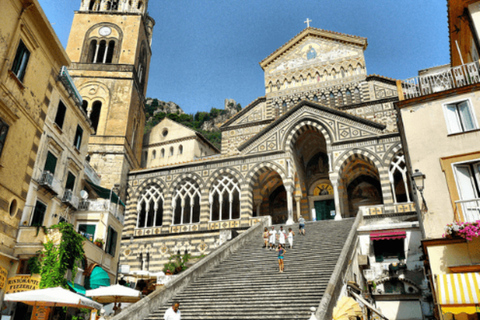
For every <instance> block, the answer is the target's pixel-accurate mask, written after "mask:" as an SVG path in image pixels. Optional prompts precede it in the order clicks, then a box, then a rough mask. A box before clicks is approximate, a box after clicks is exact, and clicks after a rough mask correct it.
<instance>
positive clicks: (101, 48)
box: [94, 40, 107, 63]
mask: <svg viewBox="0 0 480 320" xmlns="http://www.w3.org/2000/svg"><path fill="white" fill-rule="evenodd" d="M106 51H107V41H105V40H102V41H100V44H99V45H98V47H97V52H96V54H95V61H94V63H102V62H103V63H105V58H106V55H105V53H106Z"/></svg>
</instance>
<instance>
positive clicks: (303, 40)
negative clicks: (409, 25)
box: [260, 28, 367, 72]
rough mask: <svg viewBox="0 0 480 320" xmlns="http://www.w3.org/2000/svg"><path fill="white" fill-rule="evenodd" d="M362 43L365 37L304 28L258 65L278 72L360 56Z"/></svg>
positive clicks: (364, 41) (269, 70)
mask: <svg viewBox="0 0 480 320" xmlns="http://www.w3.org/2000/svg"><path fill="white" fill-rule="evenodd" d="M366 46H367V39H366V38H362V37H357V36H351V35H346V34H342V33H337V32H331V31H326V30H322V29H315V28H307V29H305V30H303V31H302V32H301V33H299V34H298V35H297V36H295V37H294V38H293V39H291V40H290V41H288V42H287V43H286V44H285V45H283V46H282V47H280V48H279V49H278V50H276V51H275V52H274V53H272V54H271V55H270V56H268V57H267V58H266V59H264V60H263V61H262V62H261V63H260V65H261V67H262V68H263V69H264V70H265V71H266V72H278V71H285V70H290V69H292V68H298V67H301V66H303V65H309V64H321V63H322V62H327V61H330V62H331V61H334V60H337V59H350V58H351V59H355V58H359V57H361V58H362V59H363V51H364V50H365V48H366Z"/></svg>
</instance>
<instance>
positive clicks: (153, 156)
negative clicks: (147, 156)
mask: <svg viewBox="0 0 480 320" xmlns="http://www.w3.org/2000/svg"><path fill="white" fill-rule="evenodd" d="M156 157H157V151H155V150H153V151H152V159H155V158H156Z"/></svg>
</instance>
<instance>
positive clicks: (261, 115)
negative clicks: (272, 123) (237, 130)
mask: <svg viewBox="0 0 480 320" xmlns="http://www.w3.org/2000/svg"><path fill="white" fill-rule="evenodd" d="M264 120H267V109H266V99H265V97H261V98H258V99H256V100H255V101H253V102H252V103H250V104H249V105H248V106H246V107H245V108H244V109H242V110H241V111H240V112H238V113H237V114H235V116H233V117H232V118H230V119H229V120H228V121H226V122H225V123H224V124H223V125H222V129H226V128H229V127H235V126H240V125H247V124H252V123H258V122H260V121H264Z"/></svg>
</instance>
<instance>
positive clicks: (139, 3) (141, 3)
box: [137, 1, 143, 10]
mask: <svg viewBox="0 0 480 320" xmlns="http://www.w3.org/2000/svg"><path fill="white" fill-rule="evenodd" d="M142 8H143V2H142V1H138V6H137V9H138V10H142Z"/></svg>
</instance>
